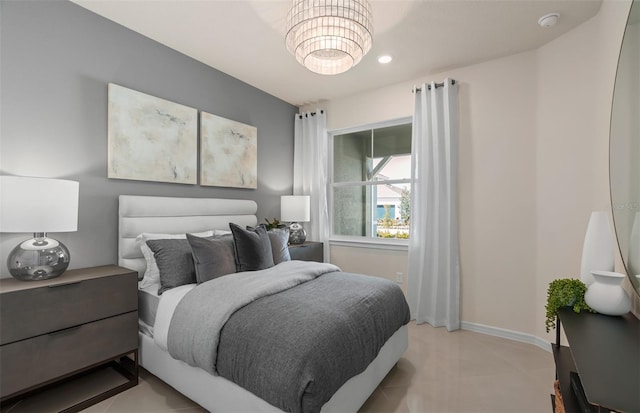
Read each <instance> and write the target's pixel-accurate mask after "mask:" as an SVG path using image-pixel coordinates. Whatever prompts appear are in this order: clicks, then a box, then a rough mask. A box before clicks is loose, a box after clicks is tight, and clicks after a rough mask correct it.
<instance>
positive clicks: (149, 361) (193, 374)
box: [118, 195, 408, 412]
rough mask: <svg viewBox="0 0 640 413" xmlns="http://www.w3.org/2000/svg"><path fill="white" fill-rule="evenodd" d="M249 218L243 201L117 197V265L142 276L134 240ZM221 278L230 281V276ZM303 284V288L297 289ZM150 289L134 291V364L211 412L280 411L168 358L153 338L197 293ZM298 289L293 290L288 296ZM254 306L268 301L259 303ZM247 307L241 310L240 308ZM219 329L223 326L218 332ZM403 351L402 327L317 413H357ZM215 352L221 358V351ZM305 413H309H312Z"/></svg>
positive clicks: (248, 222) (252, 221)
mask: <svg viewBox="0 0 640 413" xmlns="http://www.w3.org/2000/svg"><path fill="white" fill-rule="evenodd" d="M256 211H257V205H256V203H255V202H253V201H250V200H230V199H214V198H170V197H149V196H133V195H121V196H120V198H119V245H118V260H119V265H120V266H123V267H127V268H131V269H133V270H136V271H138V272H139V274H143V273H144V272H145V269H146V266H147V261H145V258H144V257H143V255H142V252H141V251H140V246H139V241H136V238H137V237H139V235H140V234H143V233H161V234H184V233H202V232H203V231H216V230H217V231H228V229H229V223H230V222H233V223H236V224H238V225H239V226H243V227H244V226H255V225H256V224H257V219H256V216H255V213H256ZM278 265H280V264H278ZM283 265H290V266H291V267H295V266H296V265H297V263H296V262H291V263H284V264H283ZM305 265H306V264H305ZM318 265H329V264H318ZM265 271H270V270H265ZM256 274H257V273H256ZM334 274H343V273H339V272H338V273H332V274H329V275H323V276H321V277H318V278H317V279H329V278H330V276H331V277H333V278H334V279H337V278H339V277H337V275H334ZM362 277H363V278H364V277H366V276H362ZM222 278H225V279H227V280H231V278H232V277H229V276H225V277H222ZM366 278H375V277H366ZM214 281H217V280H214ZM229 282H231V281H229ZM314 282H316V279H314ZM209 284H212V283H209V282H207V283H204V284H199V286H200V287H199V289H200V290H202V289H203V288H204V287H203V286H205V285H209ZM310 284H311V283H310V282H308V283H306V284H303V286H305V285H310ZM230 285H231V284H230ZM157 288H158V287H157V286H153V285H151V286H149V285H146V286H145V285H141V288H139V325H140V331H139V337H140V364H141V365H142V366H143V367H144V368H145V369H147V370H148V371H149V372H150V373H152V374H154V375H155V376H157V377H159V378H160V379H162V380H163V381H165V382H166V383H168V384H169V385H171V386H172V387H174V388H175V389H176V390H178V391H179V392H180V393H182V394H184V395H185V396H186V397H188V398H190V399H192V400H194V401H195V402H196V403H198V404H200V405H201V406H202V407H204V408H205V409H207V410H209V411H212V412H282V411H284V410H283V409H281V408H279V407H276V406H274V405H273V404H270V403H269V402H267V401H265V400H264V398H260V397H258V396H256V395H255V394H253V393H252V392H250V391H248V390H245V389H244V388H243V387H241V386H239V385H237V384H235V383H234V382H232V381H230V380H228V379H226V378H224V377H223V376H222V375H216V374H212V373H211V372H208V371H206V370H205V369H203V368H199V367H194V366H192V365H190V364H188V363H186V362H184V361H181V360H178V359H176V358H174V357H172V356H171V354H170V352H169V351H168V350H167V349H166V348H165V346H164V345H162V343H163V341H162V339H160V338H161V337H163V335H166V334H167V333H166V330H167V329H168V327H167V325H168V324H167V323H168V321H166V320H167V316H166V314H167V311H169V310H167V309H171V311H176V310H175V309H176V307H177V306H181V305H182V303H180V304H176V303H177V302H179V301H180V299H181V298H182V296H184V295H186V294H189V293H190V292H191V290H192V289H193V290H197V289H196V288H195V285H187V286H180V287H177V288H174V289H171V290H169V291H168V292H166V291H165V293H164V294H162V295H159V294H158V292H157ZM300 289H301V288H294V289H292V290H300ZM192 295H195V294H192ZM269 298H271V297H269ZM259 301H261V302H262V301H268V300H265V299H261V300H259ZM405 304H406V303H405ZM250 307H251V306H246V308H250ZM243 309H244V308H243ZM239 312H240V311H238V313H239ZM171 314H173V313H171ZM173 317H176V318H178V315H177V314H173ZM234 317H235V314H234ZM238 317H239V316H238ZM170 318H171V316H170V317H169V319H170ZM274 318H277V317H274ZM161 320H164V321H161ZM174 324H178V323H174ZM176 329H177V327H174V330H176ZM226 329H227V327H225V330H226ZM174 341H175V340H174ZM158 343H160V345H159V344H158ZM220 343H221V344H220V346H221V347H220V348H222V341H220ZM407 347H408V331H407V326H406V322H405V323H403V324H402V325H401V326H400V327H399V328H397V330H395V331H394V332H393V333H392V334H390V337H389V338H388V339H386V341H384V342H383V344H381V347H380V348H379V351H378V352H377V356H375V357H374V358H373V360H372V361H371V362H370V363H369V364H368V365H367V366H366V368H364V371H362V372H360V373H358V374H356V375H354V376H353V377H351V378H349V379H348V380H346V381H345V382H344V383H343V384H342V385H341V386H340V387H339V388H338V389H337V391H335V393H332V394H333V395H332V396H331V397H330V398H329V399H328V401H326V402H325V403H324V404H323V405H322V406H321V410H320V411H321V412H356V411H357V410H358V409H359V408H360V407H361V406H362V404H363V403H364V402H365V401H366V399H367V398H368V397H369V396H370V395H371V393H373V391H374V390H375V389H376V387H377V386H378V385H379V384H380V382H381V381H382V379H383V378H384V377H385V376H386V375H387V373H388V372H389V371H390V370H391V368H392V367H393V366H394V365H395V363H396V362H397V361H398V360H399V358H400V357H401V356H402V354H403V353H404V352H405V351H406V349H407ZM219 351H220V352H222V350H219ZM261 374H264V372H262V373H261ZM267 381H268V380H267ZM265 398H268V397H265ZM303 410H304V409H303ZM311 410H315V408H314V409H311Z"/></svg>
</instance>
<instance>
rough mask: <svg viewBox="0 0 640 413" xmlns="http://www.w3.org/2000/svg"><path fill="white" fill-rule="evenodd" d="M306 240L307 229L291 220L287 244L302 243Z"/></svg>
mask: <svg viewBox="0 0 640 413" xmlns="http://www.w3.org/2000/svg"><path fill="white" fill-rule="evenodd" d="M306 240H307V231H305V230H304V227H303V226H302V225H300V224H298V223H297V222H292V223H291V225H289V244H293V245H297V244H304V242H305V241H306Z"/></svg>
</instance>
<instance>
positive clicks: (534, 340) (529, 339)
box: [460, 321, 551, 352]
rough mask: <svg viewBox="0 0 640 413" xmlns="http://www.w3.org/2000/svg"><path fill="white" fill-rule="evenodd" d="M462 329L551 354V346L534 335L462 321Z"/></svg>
mask: <svg viewBox="0 0 640 413" xmlns="http://www.w3.org/2000/svg"><path fill="white" fill-rule="evenodd" d="M460 328H462V329H463V330H469V331H475V332H476V333H482V334H488V335H490V336H495V337H501V338H506V339H508V340H514V341H520V342H522V343H527V344H533V345H535V346H537V347H540V348H541V349H543V350H546V351H548V352H551V344H550V343H549V342H548V341H546V340H543V339H542V338H540V337H536V336H534V335H532V334H526V333H521V332H519V331H513V330H507V329H504V328H499V327H491V326H486V325H484V324H478V323H470V322H468V321H461V322H460Z"/></svg>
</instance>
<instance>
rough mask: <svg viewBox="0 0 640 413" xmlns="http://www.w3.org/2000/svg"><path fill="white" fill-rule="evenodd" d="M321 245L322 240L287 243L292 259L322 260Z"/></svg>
mask: <svg viewBox="0 0 640 413" xmlns="http://www.w3.org/2000/svg"><path fill="white" fill-rule="evenodd" d="M323 247H324V244H323V243H322V242H313V241H307V242H305V243H303V244H297V245H289V254H290V255H291V259H292V260H300V261H317V262H323V261H324V251H323Z"/></svg>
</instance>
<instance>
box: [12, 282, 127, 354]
mask: <svg viewBox="0 0 640 413" xmlns="http://www.w3.org/2000/svg"><path fill="white" fill-rule="evenodd" d="M58 280H59V281H60V282H57V283H49V284H47V285H43V286H42V287H39V288H28V289H23V290H19V291H11V292H6V293H4V294H2V300H0V313H1V314H2V317H1V318H0V331H2V336H1V337H0V344H2V345H4V344H6V343H12V342H15V341H19V340H24V339H26V338H29V337H33V336H39V335H41V334H45V333H48V332H51V331H57V330H62V329H65V328H68V327H73V326H77V325H79V324H85V323H88V322H91V321H95V320H100V319H103V318H107V317H111V316H113V315H118V314H122V313H125V312H129V311H134V310H136V309H137V308H138V296H137V291H138V289H137V275H136V273H135V272H130V273H124V274H119V275H113V276H107V277H98V278H86V279H74V278H73V277H68V278H67V279H62V278H60V279H58ZM32 282H34V283H35V282H36V281H32ZM35 285H36V284H34V286H35ZM3 351H4V348H3Z"/></svg>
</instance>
